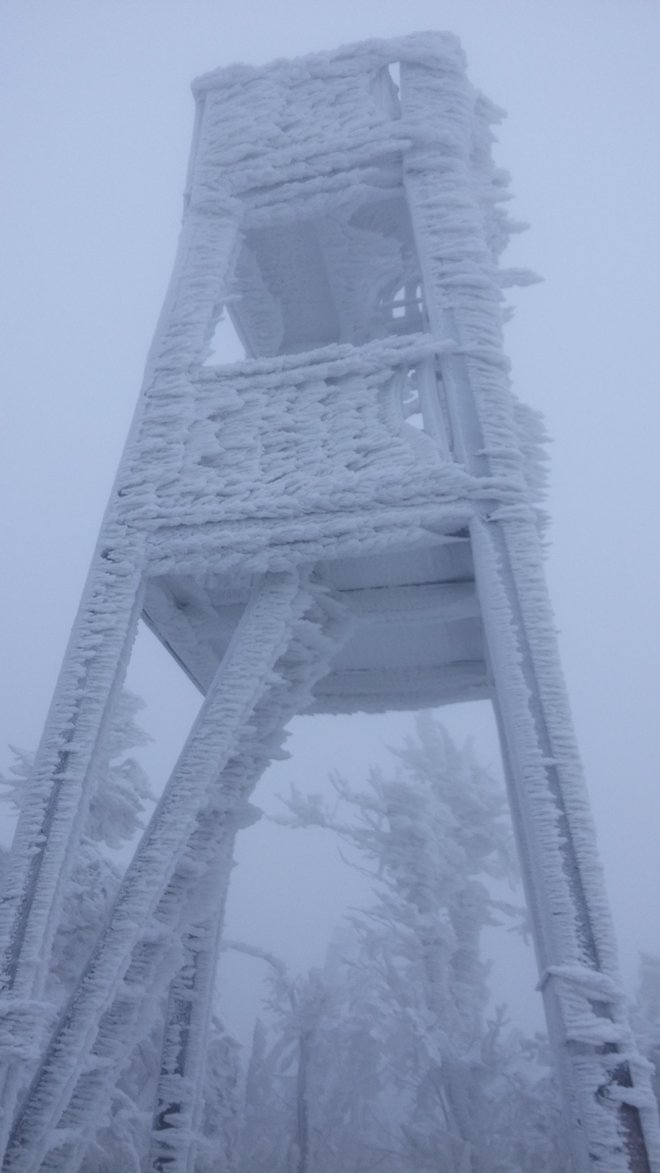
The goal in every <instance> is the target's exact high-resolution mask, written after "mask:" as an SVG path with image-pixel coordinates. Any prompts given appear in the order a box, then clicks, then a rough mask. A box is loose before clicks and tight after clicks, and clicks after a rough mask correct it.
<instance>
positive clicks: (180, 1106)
mask: <svg viewBox="0 0 660 1173" xmlns="http://www.w3.org/2000/svg"><path fill="white" fill-rule="evenodd" d="M349 631H350V623H349V622H347V621H346V620H345V619H344V614H343V609H342V607H341V606H338V605H337V603H336V602H335V600H334V599H333V598H332V597H331V596H328V595H327V594H326V593H325V591H321V590H319V589H318V588H315V590H314V594H313V595H311V596H310V609H309V610H308V611H307V612H306V614H305V617H304V619H303V620H302V621H301V622H300V623H299V624H298V625H297V627H296V630H295V633H294V637H293V640H292V642H291V646H290V648H289V649H287V652H286V653H285V655H284V656H283V657H282V659H281V660H280V662H279V663H278V665H277V670H278V674H279V675H280V676H281V678H282V679H281V684H280V685H277V684H276V685H275V686H274V687H273V689H271V691H270V693H269V694H268V695H266V696H265V697H264V700H263V701H262V703H261V704H260V705H259V706H258V707H257V709H256V711H255V715H254V719H253V722H252V724H253V725H254V730H255V731H254V734H253V740H252V743H251V744H248V745H246V746H245V750H244V754H243V755H242V756H241V757H240V758H237V759H234V760H233V761H232V762H230V763H229V766H228V768H227V771H226V772H225V778H224V780H223V783H224V787H225V788H227V789H228V790H229V791H230V792H231V791H235V790H236V789H240V788H241V787H242V788H243V790H244V792H245V793H246V796H247V795H249V794H250V793H251V791H252V789H253V787H254V785H255V783H256V782H257V780H258V778H259V777H260V775H261V773H262V772H263V769H264V767H265V765H266V764H267V762H268V760H269V758H270V757H271V756H272V753H271V752H269V746H270V745H271V744H272V742H273V740H274V741H275V743H276V746H277V747H279V744H280V743H281V739H282V734H283V730H284V727H285V725H286V724H287V722H288V721H289V720H290V718H291V717H293V716H295V715H296V714H297V713H300V712H301V711H305V710H306V709H307V707H308V705H309V701H310V697H311V693H312V690H313V688H314V687H315V685H316V684H317V682H318V681H319V680H320V679H321V678H322V677H323V676H325V675H326V673H327V672H328V670H329V668H330V665H331V661H332V659H333V657H334V656H335V654H336V652H337V650H338V647H339V646H341V644H342V643H343V642H344V641H345V640H346V638H347V636H348V634H349ZM232 775H233V777H232ZM250 814H251V808H248V811H247V818H246V819H245V820H244V821H249V820H250ZM236 829H238V827H237V825H236V824H234V825H233V826H232V828H231V829H230V832H229V833H228V834H225V835H224V837H223V836H221V837H220V838H219V839H218V841H217V843H216V845H215V846H214V847H212V848H211V854H212V856H213V860H212V864H211V865H210V866H209V869H208V872H207V874H206V876H205V878H204V881H203V883H202V891H201V892H200V893H199V897H198V898H196V899H195V901H194V911H195V921H194V923H193V924H192V926H191V927H190V928H189V930H188V932H187V933H186V934H185V936H184V939H183V950H184V958H185V961H184V965H183V967H182V969H181V971H180V972H179V974H178V975H177V977H176V979H175V980H174V982H173V983H172V986H171V989H170V996H169V1005H168V1014H167V1019H166V1024H165V1034H164V1040H163V1050H162V1057H161V1072H160V1079H159V1085H158V1094H157V1102H156V1109H155V1114H154V1127H153V1133H152V1139H151V1149H150V1155H149V1160H148V1164H147V1167H148V1168H149V1169H150V1170H152V1171H153V1173H189V1171H192V1170H193V1169H195V1170H197V1169H198V1166H200V1163H201V1166H200V1167H202V1166H203V1167H204V1168H207V1167H208V1169H209V1171H210V1170H211V1169H213V1170H215V1169H216V1167H217V1156H215V1155H210V1154H209V1153H208V1152H207V1151H205V1147H206V1146H205V1141H204V1138H203V1136H202V1134H201V1133H202V1128H201V1122H202V1115H203V1107H204V1090H205V1089H204V1078H205V1071H206V1047H207V1041H208V1038H207V1035H208V1024H209V1021H210V1018H211V1014H212V1007H213V993H214V985H215V970H216V965H217V960H218V954H219V946H220V937H221V933H222V927H223V920H224V909H225V899H226V894H227V888H228V884H229V876H230V872H231V867H232V862H233V860H232V853H233V843H234V836H235V833H236ZM205 910H206V911H205ZM207 1161H208V1162H209V1163H208V1165H207V1164H206V1163H205V1162H207Z"/></svg>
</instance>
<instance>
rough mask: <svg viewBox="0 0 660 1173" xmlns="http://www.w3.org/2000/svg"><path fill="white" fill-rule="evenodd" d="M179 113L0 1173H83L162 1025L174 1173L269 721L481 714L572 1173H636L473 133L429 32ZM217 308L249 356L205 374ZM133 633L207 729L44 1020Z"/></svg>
mask: <svg viewBox="0 0 660 1173" xmlns="http://www.w3.org/2000/svg"><path fill="white" fill-rule="evenodd" d="M397 71H399V72H397ZM194 92H195V97H196V101H197V119H196V126H195V134H194V141H193V148H192V155H191V163H190V170H189V177H188V188H187V193H186V205H185V215H184V222H183V228H182V233H181V240H180V245H179V250H178V254H177V258H176V262H175V266H174V273H173V276H172V280H171V284H170V287H169V291H168V294H167V297H166V300H165V305H164V309H163V312H162V316H161V319H160V322H159V325H158V328H157V331H156V337H155V340H154V343H153V346H152V349H151V352H150V356H149V359H148V363H147V370H146V375H145V381H144V387H143V391H142V394H141V397H140V401H139V404H138V409H137V413H136V417H135V421H134V423H133V426H132V429H131V432H130V435H129V439H128V443H127V446H126V450H125V452H124V455H123V457H122V461H121V464H120V468H119V472H118V475H117V479H116V482H115V486H114V488H113V491H112V494H111V499H110V502H109V505H108V509H107V512H106V515H105V518H104V521H103V523H102V527H101V532H100V537H99V542H98V546H97V549H96V552H95V554H94V558H93V562H92V566H91V569H90V573H89V579H88V582H87V585H86V588H85V592H84V595H83V599H82V602H81V606H80V610H79V613H78V617H77V620H76V623H75V626H74V629H73V632H72V635H71V640H70V643H69V646H68V650H67V652H66V656H65V660H64V664H63V667H62V671H61V675H60V678H59V681H58V684H57V688H56V692H55V696H54V699H53V703H52V707H51V710H50V714H49V716H48V720H47V724H46V729H45V732H44V736H43V739H42V742H41V745H40V748H39V751H38V754H37V759H36V762H35V767H34V772H33V775H32V778H31V781H30V784H29V786H28V788H27V792H26V798H25V805H24V808H23V810H22V813H21V817H20V821H19V825H18V829H17V832H16V836H15V840H14V844H13V848H12V858H11V868H10V874H9V882H8V889H7V893H6V896H5V899H4V902H3V903H2V905H1V906H0V916H1V921H0V928H1V929H2V933H3V936H2V940H3V941H4V952H3V968H2V980H3V989H4V994H3V1054H2V1061H3V1068H2V1072H3V1074H2V1079H3V1105H4V1115H3V1128H2V1149H1V1151H2V1152H3V1153H4V1163H3V1165H2V1168H3V1169H5V1170H7V1171H11V1173H34V1171H36V1170H38V1169H47V1170H49V1171H52V1173H54V1171H55V1170H59V1171H60V1173H65V1171H66V1173H74V1171H75V1170H79V1169H84V1167H85V1152H86V1149H87V1146H88V1144H89V1142H90V1137H91V1135H92V1132H93V1128H94V1123H95V1120H96V1119H97V1117H98V1113H99V1110H100V1108H101V1107H102V1105H103V1104H104V1102H105V1100H106V1099H107V1096H108V1094H109V1091H110V1090H111V1089H112V1087H113V1085H114V1083H115V1082H116V1080H117V1078H118V1076H119V1074H120V1072H121V1070H122V1067H123V1066H124V1065H125V1064H126V1062H127V1060H128V1059H129V1058H130V1054H131V1051H132V1049H133V1048H134V1046H135V1043H136V1039H138V1038H139V1035H140V1027H141V1023H143V1022H144V1021H146V1020H147V1018H148V1014H147V1007H148V1005H149V1003H152V1002H153V999H154V998H155V997H156V996H158V995H159V993H160V994H162V995H163V996H165V995H167V1000H166V1005H167V1012H166V1015H165V1021H164V1023H163V1024H162V1041H161V1047H162V1051H161V1055H162V1057H161V1074H160V1081H159V1087H158V1094H157V1099H156V1103H155V1104H154V1123H153V1129H152V1132H151V1137H150V1139H148V1140H147V1141H146V1146H145V1164H144V1167H145V1168H147V1169H150V1170H170V1171H173V1173H184V1170H185V1171H187V1170H193V1169H201V1167H202V1166H201V1164H198V1163H196V1162H197V1161H198V1160H201V1158H199V1132H200V1113H201V1103H202V1087H201V1078H202V1071H203V1062H204V1050H205V1037H206V1033H207V1027H208V1020H209V1014H210V1006H211V999H212V992H213V978H214V971H215V961H216V957H217V952H218V944H219V936H220V933H221V928H222V914H223V909H224V900H225V894H226V889H227V884H228V877H229V871H230V868H231V860H232V849H233V842H234V837H235V834H236V832H237V830H238V829H239V828H240V827H241V826H245V825H247V824H248V823H249V822H250V819H251V814H250V806H249V796H250V793H251V791H252V788H253V786H254V785H255V783H256V781H257V779H258V777H259V775H260V773H261V772H262V770H263V769H264V767H265V765H266V764H267V762H268V761H269V759H270V757H271V755H272V752H273V748H274V747H276V746H277V744H278V743H279V740H280V739H281V736H282V732H283V729H284V726H285V725H286V723H287V721H288V720H289V719H290V718H291V717H292V716H293V715H295V714H296V713H300V712H314V711H317V712H318V711H321V712H332V711H359V710H364V711H369V710H372V711H373V710H387V709H388V708H395V707H398V708H409V709H415V708H419V707H421V706H424V705H439V704H442V703H445V702H449V701H455V700H466V699H470V698H477V697H490V698H492V700H493V703H494V706H495V710H496V714H497V719H498V723H499V729H500V738H501V745H502V756H503V761H504V765H505V771H506V776H507V781H508V789H509V796H510V804H511V810H512V816H513V822H514V827H515V831H516V836H517V842H518V848H519V853H520V859H521V865H522V871H523V876H524V882H525V888H526V894H527V900H528V904H529V909H530V914H531V918H532V922H533V929H534V939H535V946H536V954H537V959H538V966H539V973H540V988H541V990H542V993H543V998H544V1002H545V1007H546V1013H547V1020H548V1029H549V1033H550V1038H551V1041H552V1043H553V1046H554V1049H555V1053H556V1056H557V1063H558V1068H559V1072H560V1079H561V1085H562V1089H563V1094H564V1106H565V1112H566V1120H567V1125H568V1129H569V1133H570V1143H571V1146H572V1153H573V1160H574V1166H575V1170H576V1173H586V1171H587V1170H594V1169H600V1170H602V1171H603V1173H647V1171H651V1170H658V1169H660V1147H659V1143H658V1133H657V1122H656V1111H655V1107H654V1103H653V1097H652V1093H651V1089H650V1085H649V1078H648V1072H647V1069H646V1066H645V1064H644V1062H643V1061H642V1060H641V1059H640V1058H639V1056H638V1055H637V1053H636V1050H635V1046H634V1043H633V1041H632V1038H631V1035H630V1031H629V1029H628V1026H627V1022H626V1015H625V1010H624V1007H623V1001H622V997H621V993H620V987H619V982H618V977H617V966H616V956H615V946H614V942H613V935H612V931H611V926H610V920H609V914H608V910H607V907H606V901H605V898H604V895H603V885H602V878H601V872H600V868H599V864H598V860H597V854H596V849H595V845H594V838H593V832H592V827H591V822H590V816H589V811H588V801H587V796H586V791H585V786H584V782H583V779H582V774H581V769H580V764H579V758H578V754H577V749H576V746H575V740H574V736H573V733H572V729H571V720H570V712H569V706H568V702H567V699H566V695H565V690H564V684H563V680H562V675H561V670H560V667H559V661H558V657H557V650H556V639H555V631H554V625H553V619H552V613H551V609H550V606H549V602H548V597H547V591H546V587H545V583H544V575H543V565H542V552H541V544H540V539H539V514H538V508H537V505H536V500H535V495H536V485H537V481H538V461H537V455H536V449H537V447H538V436H537V434H536V432H535V428H534V425H533V422H532V421H530V417H529V415H527V414H526V413H525V411H524V409H523V408H521V407H520V405H519V404H517V403H516V401H515V400H514V397H513V396H512V393H511V391H510V388H509V385H508V380H507V367H506V362H505V360H504V358H503V355H502V343H501V316H502V315H501V294H500V289H501V284H502V274H501V271H499V270H498V267H497V257H498V254H499V252H500V251H501V248H502V246H503V244H504V242H505V240H506V232H507V226H506V219H505V217H504V216H503V214H502V212H501V209H500V203H501V200H502V198H503V197H504V194H505V191H504V180H503V177H502V175H501V174H500V173H499V172H498V171H497V170H496V169H495V168H494V167H493V164H492V161H491V157H490V141H491V131H490V124H491V123H492V121H494V119H495V117H496V114H495V113H494V111H493V109H492V108H491V107H490V106H489V104H488V103H487V102H486V101H485V100H484V99H483V98H482V97H481V96H480V95H479V94H477V93H476V92H475V91H474V90H473V88H472V86H471V85H470V83H469V81H468V80H467V77H466V73H465V64H464V60H463V56H462V53H461V50H460V47H459V46H458V44H457V42H456V41H455V39H454V38H453V37H451V36H449V35H446V34H425V35H420V36H411V37H404V38H401V39H398V40H394V41H388V42H368V43H365V44H362V45H357V46H350V47H348V48H345V49H342V50H339V51H337V52H334V53H325V54H318V55H314V56H311V57H306V58H302V59H300V60H298V61H294V62H276V63H274V64H273V65H271V66H267V67H265V68H262V69H255V68H251V67H245V66H240V67H234V68H231V69H225V70H221V71H218V72H215V73H212V74H210V75H208V76H206V77H204V78H202V79H200V80H199V81H198V82H197V83H196V84H195V86H194ZM224 305H226V306H227V307H228V308H229V312H230V313H231V315H232V318H233V320H234V324H235V326H236V329H237V330H238V332H239V334H240V335H241V337H242V339H243V341H244V344H245V347H246V351H247V353H248V354H249V356H250V357H249V358H248V359H246V361H245V362H242V363H238V364H234V365H232V366H229V367H217V366H213V365H209V364H208V362H207V359H208V354H209V343H210V340H211V338H212V336H213V331H214V329H215V327H216V325H217V322H218V319H219V317H220V315H221V312H222V308H223V306H224ZM140 616H143V617H144V619H145V620H146V622H147V623H148V624H149V625H150V626H151V627H152V628H153V630H154V631H155V632H156V634H157V635H158V636H159V638H160V639H161V640H162V641H163V643H164V644H165V646H166V647H167V648H168V649H169V650H170V652H171V653H172V654H173V655H174V656H175V658H176V659H177V660H178V662H179V663H180V664H181V666H182V669H183V670H184V671H186V672H187V673H188V675H189V676H190V677H191V678H192V679H193V680H194V681H195V683H196V684H197V686H198V687H199V688H200V690H201V691H202V693H203V694H204V701H203V705H202V708H201V711H200V714H199V716H198V718H197V720H196V722H195V724H194V726H193V728H192V730H191V732H190V735H189V737H188V740H187V742H186V745H185V747H184V749H183V751H182V754H181V756H180V758H179V761H178V763H177V765H176V767H175V769H174V771H173V773H172V776H171V778H170V779H169V781H168V783H167V785H166V787H165V790H164V792H163V796H162V798H161V800H160V802H159V804H158V806H157V809H156V811H155V813H154V815H153V817H152V819H151V822H150V824H149V826H148V827H147V829H146V831H145V834H144V837H143V839H142V841H141V842H140V844H139V846H138V847H137V849H136V852H135V855H134V858H133V860H132V862H131V864H130V865H129V867H128V869H127V871H126V874H125V876H124V878H123V880H122V882H121V886H120V888H119V892H118V895H117V897H116V900H115V901H114V904H113V906H112V908H111V909H110V911H109V915H108V918H107V922H106V923H105V924H104V925H103V926H102V928H101V931H100V934H99V937H98V940H97V942H96V944H95V946H94V949H93V952H92V953H91V955H90V957H89V958H88V960H87V962H86V964H85V966H84V968H83V970H82V972H81V973H80V975H79V979H78V982H77V985H76V987H75V989H74V990H73V991H72V993H71V995H70V997H69V998H68V999H67V1000H66V1001H65V1002H64V1003H63V1004H60V1005H53V1004H52V1002H51V1001H50V1000H49V998H48V997H47V978H48V972H49V964H50V957H51V951H52V947H53V941H54V939H55V936H56V933H57V930H58V925H59V922H60V917H61V913H62V906H63V899H64V893H65V890H66V885H67V882H68V880H69V877H70V875H71V868H72V865H73V862H74V860H75V858H76V852H77V850H78V844H79V842H80V837H81V834H82V831H83V827H84V820H85V815H86V811H87V809H88V806H89V801H90V795H91V793H92V791H93V787H94V784H95V778H96V776H97V774H98V763H99V762H100V761H102V759H103V754H104V746H105V744H106V739H107V729H108V725H109V718H110V714H111V713H112V710H113V705H114V704H115V701H116V697H117V692H118V689H119V688H120V686H121V682H122V679H123V676H124V673H125V670H126V666H127V662H128V659H129V656H130V651H131V645H132V642H133V639H134V636H135V632H136V628H137V624H138V620H139V619H140ZM214 1167H215V1166H214Z"/></svg>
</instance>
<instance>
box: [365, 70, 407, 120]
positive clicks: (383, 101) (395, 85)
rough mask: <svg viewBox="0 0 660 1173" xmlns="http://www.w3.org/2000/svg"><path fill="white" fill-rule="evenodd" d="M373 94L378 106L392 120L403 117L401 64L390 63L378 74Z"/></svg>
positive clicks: (374, 80) (375, 78)
mask: <svg viewBox="0 0 660 1173" xmlns="http://www.w3.org/2000/svg"><path fill="white" fill-rule="evenodd" d="M372 92H373V94H374V97H375V98H376V101H377V102H378V104H379V105H380V106H381V107H382V109H383V110H384V111H385V113H386V114H387V115H388V116H389V117H390V118H400V117H401V64H400V62H399V61H390V62H389V64H388V65H384V66H383V67H382V69H379V70H378V72H377V73H376V75H375V77H374V79H373V83H372Z"/></svg>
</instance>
